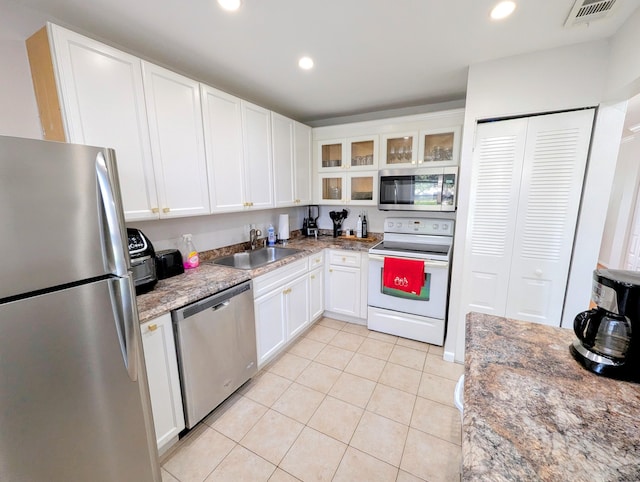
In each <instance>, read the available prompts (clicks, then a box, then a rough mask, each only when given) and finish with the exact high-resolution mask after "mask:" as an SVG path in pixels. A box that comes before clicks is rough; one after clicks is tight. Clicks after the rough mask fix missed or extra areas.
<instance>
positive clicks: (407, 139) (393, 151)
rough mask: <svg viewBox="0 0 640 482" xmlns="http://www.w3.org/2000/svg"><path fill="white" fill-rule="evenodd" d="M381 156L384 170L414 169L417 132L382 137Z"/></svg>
mask: <svg viewBox="0 0 640 482" xmlns="http://www.w3.org/2000/svg"><path fill="white" fill-rule="evenodd" d="M380 154H381V156H382V159H383V163H384V167H385V168H396V167H416V164H417V162H418V132H415V131H408V132H398V133H393V134H385V135H383V136H382V147H381V153H380Z"/></svg>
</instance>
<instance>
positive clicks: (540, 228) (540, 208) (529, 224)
mask: <svg viewBox="0 0 640 482" xmlns="http://www.w3.org/2000/svg"><path fill="white" fill-rule="evenodd" d="M592 125H593V110H588V111H578V112H566V113H562V114H553V115H548V116H539V117H533V118H531V119H530V120H529V125H528V130H527V145H526V149H525V153H524V160H523V162H524V164H523V166H524V167H523V172H522V182H521V186H520V198H519V206H518V218H517V223H516V226H515V239H514V251H513V260H512V265H511V280H510V286H509V293H508V300H507V309H506V316H507V317H510V318H518V319H522V320H526V321H536V322H539V323H544V324H550V325H555V326H557V325H558V323H559V321H560V319H561V317H562V308H563V306H564V294H565V291H566V285H567V277H568V274H569V263H570V262H571V253H572V250H573V238H574V235H575V228H576V222H577V218H578V209H579V207H580V197H581V194H582V183H583V179H584V170H585V166H586V161H587V154H588V150H589V140H590V138H591V127H592ZM533 280H538V281H537V283H533ZM543 282H544V283H543ZM540 283H542V284H543V285H544V286H545V288H544V289H542V288H540V286H542V285H540ZM536 286H538V287H539V289H535V287H536ZM531 299H535V300H537V301H536V303H538V304H539V305H540V306H538V307H537V308H536V310H538V311H540V310H542V308H543V307H545V311H544V312H541V313H539V314H532V315H527V313H533V312H534V311H536V310H532V309H525V306H526V305H527V303H528V301H527V300H531Z"/></svg>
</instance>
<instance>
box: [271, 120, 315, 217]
mask: <svg viewBox="0 0 640 482" xmlns="http://www.w3.org/2000/svg"><path fill="white" fill-rule="evenodd" d="M271 133H272V140H273V168H274V169H273V172H274V195H275V206H276V207H286V206H299V205H302V204H310V203H311V127H309V126H306V125H304V124H301V123H300V122H296V121H294V120H292V119H288V118H287V117H284V116H282V115H280V114H277V113H275V112H271Z"/></svg>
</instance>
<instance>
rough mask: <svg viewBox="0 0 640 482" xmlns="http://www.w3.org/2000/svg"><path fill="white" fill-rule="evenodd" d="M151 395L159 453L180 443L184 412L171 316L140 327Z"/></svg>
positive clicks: (163, 316)
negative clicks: (173, 444)
mask: <svg viewBox="0 0 640 482" xmlns="http://www.w3.org/2000/svg"><path fill="white" fill-rule="evenodd" d="M140 332H141V333H142V347H143V350H144V361H145V365H146V368H147V380H148V382H149V396H150V398H151V409H152V412H153V424H154V427H155V430H156V441H157V444H158V451H159V452H163V451H164V450H166V449H167V448H169V446H170V445H171V444H172V443H173V442H175V441H177V440H178V434H179V433H180V432H181V431H182V430H183V429H184V412H183V410H182V395H181V393H180V378H179V376H178V360H177V357H176V348H175V342H174V339H173V328H172V324H171V315H170V314H169V313H166V314H164V315H162V316H159V317H158V318H155V319H153V320H150V321H148V322H146V323H144V324H143V325H141V326H140Z"/></svg>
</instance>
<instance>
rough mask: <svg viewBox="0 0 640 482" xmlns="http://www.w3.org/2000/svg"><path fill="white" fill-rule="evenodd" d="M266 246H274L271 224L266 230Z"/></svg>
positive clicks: (274, 231) (274, 237)
mask: <svg viewBox="0 0 640 482" xmlns="http://www.w3.org/2000/svg"><path fill="white" fill-rule="evenodd" d="M267 245H269V246H275V245H276V230H275V229H274V228H273V224H270V225H269V228H268V229H267Z"/></svg>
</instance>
